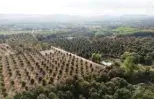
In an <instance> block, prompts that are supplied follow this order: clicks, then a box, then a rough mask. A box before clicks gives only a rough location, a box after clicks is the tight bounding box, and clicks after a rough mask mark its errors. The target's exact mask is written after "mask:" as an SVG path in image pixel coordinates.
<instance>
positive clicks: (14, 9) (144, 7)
mask: <svg viewBox="0 0 155 99" xmlns="http://www.w3.org/2000/svg"><path fill="white" fill-rule="evenodd" d="M153 10H154V1H153V0H1V3H0V13H24V14H70V15H85V16H87V15H91V16H92V15H104V14H153Z"/></svg>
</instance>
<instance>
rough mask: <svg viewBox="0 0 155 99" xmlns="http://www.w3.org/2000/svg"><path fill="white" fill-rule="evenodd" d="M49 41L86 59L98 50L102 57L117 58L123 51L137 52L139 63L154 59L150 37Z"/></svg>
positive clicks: (146, 62)
mask: <svg viewBox="0 0 155 99" xmlns="http://www.w3.org/2000/svg"><path fill="white" fill-rule="evenodd" d="M51 43H52V45H54V46H58V47H61V48H63V49H65V50H68V51H70V52H73V53H76V54H77V55H80V56H82V57H85V58H87V59H90V58H91V56H92V54H93V53H98V52H99V53H101V54H102V57H106V56H110V57H115V58H119V57H120V56H121V55H122V54H123V53H124V52H125V51H128V52H135V53H137V54H138V55H139V63H141V64H146V65H152V64H153V60H154V55H153V52H154V51H153V45H154V42H153V38H152V37H144V38H141V37H138V38H136V37H116V38H111V37H110V38H108V37H101V38H93V39H87V38H74V39H72V40H68V39H53V40H52V41H51Z"/></svg>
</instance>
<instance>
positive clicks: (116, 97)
mask: <svg viewBox="0 0 155 99" xmlns="http://www.w3.org/2000/svg"><path fill="white" fill-rule="evenodd" d="M134 76H138V75H134ZM151 78H153V77H151ZM152 83H153V82H152ZM14 99H153V84H145V83H143V84H142V82H141V81H139V82H137V83H136V84H135V85H132V84H131V82H130V81H128V77H127V76H126V73H125V71H124V70H123V69H121V68H118V67H106V68H105V69H104V70H103V71H102V72H101V73H100V75H94V76H93V77H89V76H87V77H84V78H81V77H79V76H76V75H75V76H74V77H73V78H68V79H66V80H65V82H63V83H60V84H58V85H56V86H54V85H48V86H46V87H41V86H40V87H37V88H34V89H32V90H30V91H27V92H23V93H19V94H17V95H15V96H14Z"/></svg>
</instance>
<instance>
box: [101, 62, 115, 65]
mask: <svg viewBox="0 0 155 99" xmlns="http://www.w3.org/2000/svg"><path fill="white" fill-rule="evenodd" d="M101 64H103V65H105V66H111V65H113V63H112V62H105V61H102V62H101Z"/></svg>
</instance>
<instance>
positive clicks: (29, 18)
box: [0, 14, 154, 24]
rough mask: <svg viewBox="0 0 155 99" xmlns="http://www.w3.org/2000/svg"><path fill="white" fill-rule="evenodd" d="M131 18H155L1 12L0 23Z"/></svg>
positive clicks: (151, 17) (144, 16) (145, 17)
mask: <svg viewBox="0 0 155 99" xmlns="http://www.w3.org/2000/svg"><path fill="white" fill-rule="evenodd" d="M130 20H136V21H137V20H151V21H153V20H154V17H153V16H147V15H123V16H110V15H105V16H95V17H82V16H70V15H61V14H54V15H37V14H33V15H24V14H0V24H4V23H18V22H20V23H29V22H30V23H33V22H37V23H38V22H62V23H63V22H90V21H130Z"/></svg>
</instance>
